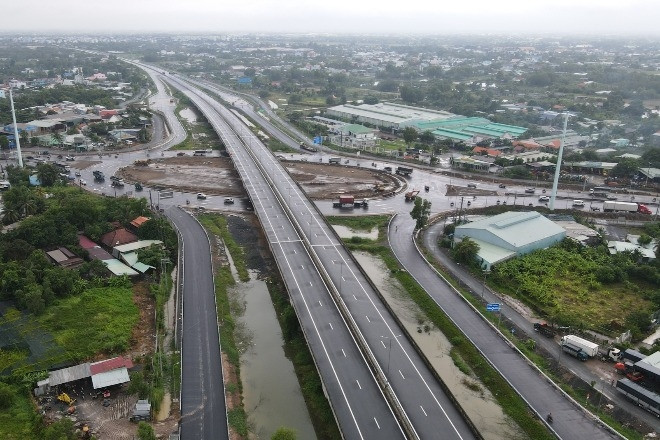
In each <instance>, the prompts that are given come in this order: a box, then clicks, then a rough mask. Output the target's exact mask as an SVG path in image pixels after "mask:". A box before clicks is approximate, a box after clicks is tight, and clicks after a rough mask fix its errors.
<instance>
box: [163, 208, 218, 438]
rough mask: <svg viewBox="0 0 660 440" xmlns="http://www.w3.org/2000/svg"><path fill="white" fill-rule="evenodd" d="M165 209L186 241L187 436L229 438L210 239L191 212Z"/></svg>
mask: <svg viewBox="0 0 660 440" xmlns="http://www.w3.org/2000/svg"><path fill="white" fill-rule="evenodd" d="M165 214H166V215H167V217H168V218H169V219H170V220H171V221H172V223H173V224H174V225H175V226H176V228H177V230H178V231H179V233H180V234H181V243H182V246H183V258H182V261H183V270H182V271H181V272H180V273H182V274H183V279H182V280H179V282H180V283H182V285H183V288H182V289H181V294H182V301H183V313H182V315H183V320H182V321H183V324H182V327H183V328H182V345H181V403H180V406H181V422H180V428H181V438H182V439H183V440H188V439H229V433H228V428H227V408H226V405H225V390H224V383H223V374H222V361H221V357H220V338H219V335H218V320H217V314H216V303H215V286H214V283H213V266H212V261H211V249H210V244H209V241H208V238H207V236H206V233H205V232H204V229H203V228H202V226H201V225H200V224H199V223H198V222H197V221H196V220H195V219H194V218H193V217H192V216H190V215H189V214H188V213H186V212H184V211H182V210H181V209H179V208H177V207H169V208H167V209H166V210H165Z"/></svg>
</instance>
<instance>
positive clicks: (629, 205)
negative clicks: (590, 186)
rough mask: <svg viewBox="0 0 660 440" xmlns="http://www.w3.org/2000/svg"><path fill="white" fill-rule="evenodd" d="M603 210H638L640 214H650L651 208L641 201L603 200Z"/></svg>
mask: <svg viewBox="0 0 660 440" xmlns="http://www.w3.org/2000/svg"><path fill="white" fill-rule="evenodd" d="M603 211H604V212H639V213H641V214H651V210H650V209H649V208H648V207H647V206H646V205H642V204H641V203H635V202H615V201H609V200H608V201H605V202H603Z"/></svg>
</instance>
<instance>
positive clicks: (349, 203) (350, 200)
mask: <svg viewBox="0 0 660 440" xmlns="http://www.w3.org/2000/svg"><path fill="white" fill-rule="evenodd" d="M332 207H333V208H343V209H347V208H355V197H354V196H351V195H347V194H342V195H340V196H339V200H338V201H336V202H334V203H333V204H332Z"/></svg>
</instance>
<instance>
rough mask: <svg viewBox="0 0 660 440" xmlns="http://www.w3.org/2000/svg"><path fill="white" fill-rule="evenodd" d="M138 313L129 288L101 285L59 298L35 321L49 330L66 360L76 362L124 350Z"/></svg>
mask: <svg viewBox="0 0 660 440" xmlns="http://www.w3.org/2000/svg"><path fill="white" fill-rule="evenodd" d="M138 316H139V313H138V309H137V306H136V305H135V304H134V303H133V292H132V290H131V289H130V287H101V288H95V289H88V290H86V291H84V292H83V293H82V294H81V295H78V296H70V297H68V298H64V299H61V300H59V301H58V302H57V303H56V304H54V305H53V306H52V307H50V308H49V309H48V310H47V311H46V313H44V315H43V316H41V317H40V318H39V320H38V321H37V322H38V325H39V326H40V327H41V329H48V331H50V332H52V334H53V337H54V339H55V341H56V342H57V344H58V345H59V346H61V347H62V348H63V349H64V350H65V351H66V352H67V355H68V357H69V360H76V361H79V360H82V359H87V358H89V357H91V356H93V355H94V354H96V353H99V352H104V353H108V354H111V353H121V352H123V351H126V350H127V349H128V348H129V345H130V339H131V333H132V330H133V326H134V325H135V324H136V323H137V321H138ZM81 335H85V337H81Z"/></svg>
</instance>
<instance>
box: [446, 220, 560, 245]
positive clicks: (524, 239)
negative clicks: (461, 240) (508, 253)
mask: <svg viewBox="0 0 660 440" xmlns="http://www.w3.org/2000/svg"><path fill="white" fill-rule="evenodd" d="M460 229H466V230H467V229H484V230H487V231H489V232H490V233H491V234H493V235H495V236H497V237H499V238H500V239H502V240H503V241H505V242H507V243H509V244H511V245H512V246H515V247H522V246H525V245H527V244H530V243H534V242H537V241H539V240H542V239H544V238H546V237H548V236H552V235H555V234H558V233H565V231H564V228H562V227H561V226H559V225H557V224H555V223H554V222H553V221H551V220H549V219H547V218H546V217H544V216H542V215H541V214H539V213H538V212H535V211H522V212H521V211H509V212H504V213H502V214H498V215H495V216H493V217H489V218H486V219H483V220H478V221H475V222H472V223H467V224H464V225H460V226H458V227H456V230H460Z"/></svg>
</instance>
